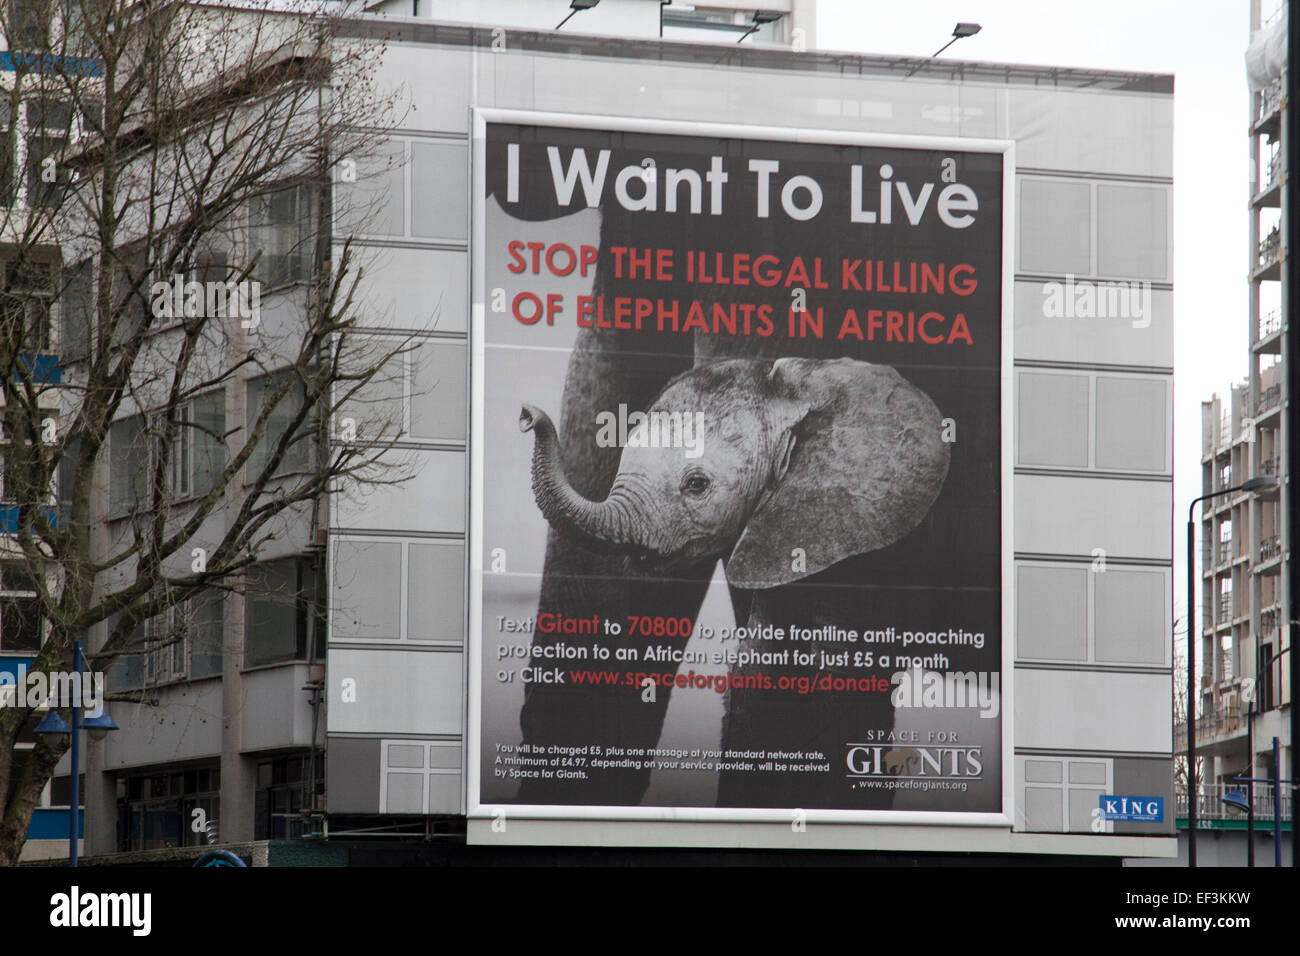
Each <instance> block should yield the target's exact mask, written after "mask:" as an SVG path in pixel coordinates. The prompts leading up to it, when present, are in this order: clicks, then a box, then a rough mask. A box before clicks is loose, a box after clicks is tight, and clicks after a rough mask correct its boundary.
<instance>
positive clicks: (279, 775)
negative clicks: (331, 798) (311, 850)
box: [253, 752, 325, 840]
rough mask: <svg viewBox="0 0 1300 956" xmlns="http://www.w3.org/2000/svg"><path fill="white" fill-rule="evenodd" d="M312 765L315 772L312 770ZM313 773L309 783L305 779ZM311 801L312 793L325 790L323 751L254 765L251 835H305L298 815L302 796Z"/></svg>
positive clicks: (258, 837) (274, 837) (276, 837)
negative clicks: (312, 754)
mask: <svg viewBox="0 0 1300 956" xmlns="http://www.w3.org/2000/svg"><path fill="white" fill-rule="evenodd" d="M313 765H314V769H315V773H314V774H313V773H312V770H313ZM313 776H314V777H315V779H314V780H311V782H310V783H308V782H307V781H308V780H309V779H310V778H311V777H313ZM304 791H306V796H307V803H308V804H309V808H310V805H311V804H312V803H313V802H314V801H313V799H312V795H313V794H314V795H315V796H317V797H318V796H320V795H322V794H324V792H325V754H324V753H323V752H320V753H317V754H316V759H315V761H313V760H312V759H311V758H310V757H309V756H306V755H298V754H291V755H289V756H287V757H276V758H275V759H274V760H266V761H263V762H262V763H259V764H258V765H257V793H256V797H255V800H256V810H255V814H256V815H255V820H256V823H255V824H254V832H253V839H255V840H292V839H295V838H298V837H303V836H306V835H307V833H308V831H307V828H306V821H305V820H304V819H303V818H302V811H303V809H304V808H303V797H304Z"/></svg>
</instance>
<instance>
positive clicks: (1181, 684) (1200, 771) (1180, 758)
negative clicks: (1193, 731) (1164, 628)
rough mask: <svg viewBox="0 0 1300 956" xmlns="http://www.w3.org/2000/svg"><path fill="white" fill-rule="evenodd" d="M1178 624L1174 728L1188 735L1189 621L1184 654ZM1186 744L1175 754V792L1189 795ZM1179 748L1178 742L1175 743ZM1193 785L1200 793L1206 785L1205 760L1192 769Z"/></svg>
mask: <svg viewBox="0 0 1300 956" xmlns="http://www.w3.org/2000/svg"><path fill="white" fill-rule="evenodd" d="M1178 627H1179V625H1178V622H1175V625H1174V675H1173V677H1174V726H1175V727H1177V728H1181V729H1182V732H1183V734H1184V735H1186V733H1187V714H1188V710H1187V644H1186V639H1187V621H1186V618H1184V619H1183V621H1182V632H1181V633H1182V635H1183V643H1182V653H1181V654H1180V653H1179V640H1178V635H1179V633H1180V632H1179V630H1178ZM1185 741H1186V737H1185V736H1184V744H1183V746H1182V747H1179V748H1178V749H1177V750H1175V752H1174V790H1175V792H1177V791H1178V790H1180V789H1181V790H1182V792H1183V793H1188V792H1190V791H1189V788H1188V782H1189V781H1188V773H1187V748H1186V742H1185ZM1175 746H1176V747H1177V742H1175ZM1190 782H1191V784H1192V786H1193V787H1195V788H1196V789H1197V790H1198V791H1199V790H1200V789H1201V787H1203V786H1204V785H1205V758H1204V757H1201V756H1198V757H1197V758H1196V761H1195V763H1194V764H1193V767H1192V773H1191V781H1190Z"/></svg>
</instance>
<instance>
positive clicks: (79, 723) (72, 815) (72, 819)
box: [36, 641, 117, 866]
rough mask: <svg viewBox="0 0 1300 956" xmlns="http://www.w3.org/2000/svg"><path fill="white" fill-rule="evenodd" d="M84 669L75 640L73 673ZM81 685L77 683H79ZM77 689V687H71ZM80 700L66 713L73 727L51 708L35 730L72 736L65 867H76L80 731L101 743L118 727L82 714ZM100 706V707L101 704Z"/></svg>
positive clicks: (102, 716) (109, 720) (105, 717)
mask: <svg viewBox="0 0 1300 956" xmlns="http://www.w3.org/2000/svg"><path fill="white" fill-rule="evenodd" d="M84 668H85V661H84V659H83V658H82V655H81V641H74V642H73V645H72V673H73V674H75V675H78V676H79V675H81V674H82V672H83V671H84ZM78 683H80V680H78ZM73 686H74V687H76V686H77V685H73ZM83 703H84V699H83V700H77V699H73V700H72V701H71V702H70V705H69V708H68V709H69V710H70V711H71V713H72V726H71V727H69V726H68V724H67V722H66V721H65V720H64V719H63V718H62V717H60V716H59V712H58V711H57V710H54V709H53V708H51V709H50V712H49V713H48V714H46V715H45V719H44V720H42V721H41V722H40V724H38V725H37V727H36V733H38V734H48V735H50V736H51V737H58V736H63V735H67V734H70V735H71V736H72V742H71V743H72V760H71V762H72V767H71V771H72V781H71V784H72V785H71V789H72V793H71V796H70V797H69V800H68V802H69V804H70V806H69V809H68V865H69V866H76V865H77V829H78V827H77V824H78V823H79V822H80V820H81V731H82V729H83V728H84V729H85V730H86V731H87V732H88V733H89V734H90V736H91V738H92V739H94V740H103V739H104V738H105V737H107V736H108V732H109V731H110V730H117V724H116V723H115V722H114V721H113V718H112V717H110V716H108V714H106V713H103V711H102V709H101V711H100V714H99V716H98V717H87V716H85V715H84V714H82V712H81V707H82V704H83ZM100 703H101V707H102V703H103V702H102V701H101V702H100Z"/></svg>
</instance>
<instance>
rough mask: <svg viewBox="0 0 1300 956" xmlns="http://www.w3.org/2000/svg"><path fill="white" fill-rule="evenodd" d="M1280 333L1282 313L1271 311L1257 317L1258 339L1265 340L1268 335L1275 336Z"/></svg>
mask: <svg viewBox="0 0 1300 956" xmlns="http://www.w3.org/2000/svg"><path fill="white" fill-rule="evenodd" d="M1281 331H1282V313H1281V311H1280V310H1279V309H1273V310H1272V311H1270V312H1266V313H1265V314H1264V315H1261V316H1260V317H1259V337H1260V338H1261V339H1266V338H1268V337H1269V336H1270V335H1277V333H1279V332H1281Z"/></svg>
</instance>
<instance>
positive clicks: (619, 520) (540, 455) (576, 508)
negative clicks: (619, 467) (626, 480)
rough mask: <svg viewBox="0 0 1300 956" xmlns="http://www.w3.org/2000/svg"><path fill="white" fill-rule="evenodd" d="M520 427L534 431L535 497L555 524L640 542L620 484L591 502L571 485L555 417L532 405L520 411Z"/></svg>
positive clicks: (615, 539)
mask: <svg viewBox="0 0 1300 956" xmlns="http://www.w3.org/2000/svg"><path fill="white" fill-rule="evenodd" d="M519 430H520V431H521V432H528V431H531V432H533V433H534V435H535V438H536V443H535V444H534V445H533V497H534V498H536V499H537V507H538V508H540V509H541V511H542V515H543V516H544V517H545V518H546V520H547V521H549V522H550V523H551V524H552V525H553V526H554V527H556V528H561V529H566V530H577V531H580V532H582V533H583V534H587V535H590V536H591V537H593V538H598V539H600V540H601V541H607V542H609V543H611V544H636V545H640V544H641V542H640V540H639V536H638V535H637V534H636V526H637V525H636V522H635V521H634V520H633V513H632V510H631V508H630V507H629V506H628V502H627V500H626V498H625V497H624V496H623V495H622V494H620V491H619V489H618V488H617V487H615V488H614V489H611V491H610V494H609V496H608V497H607V498H606V499H605V500H604V501H590V500H588V499H587V498H584V497H583V496H582V495H580V494H579V493H578V492H577V491H576V490H575V489H574V487H573V486H572V485H571V484H569V479H568V478H567V477H566V476H565V474H564V466H563V465H561V463H560V449H559V439H558V438H557V436H556V433H555V425H554V424H553V423H552V422H551V417H550V416H549V415H547V414H546V412H544V411H542V410H541V409H540V408H536V407H534V406H532V405H525V406H523V408H522V409H520V411H519Z"/></svg>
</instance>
